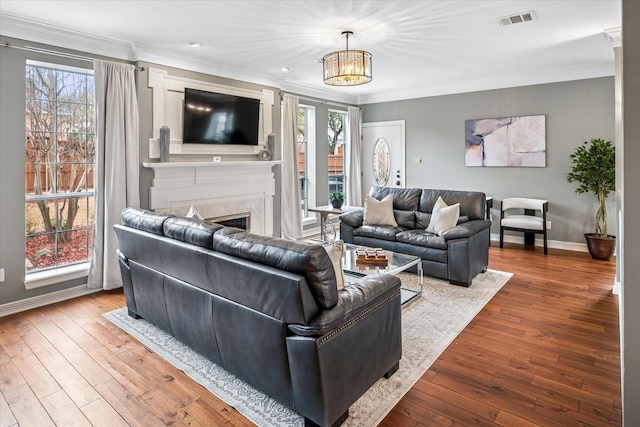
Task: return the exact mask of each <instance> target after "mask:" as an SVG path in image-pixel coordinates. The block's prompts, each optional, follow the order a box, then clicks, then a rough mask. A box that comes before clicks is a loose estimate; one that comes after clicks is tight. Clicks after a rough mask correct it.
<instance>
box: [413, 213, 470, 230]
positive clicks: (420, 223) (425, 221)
mask: <svg viewBox="0 0 640 427" xmlns="http://www.w3.org/2000/svg"><path fill="white" fill-rule="evenodd" d="M414 213H415V217H416V226H415V227H413V228H415V229H417V230H418V229H419V230H425V229H426V228H427V227H428V226H429V222H431V213H425V212H419V211H417V212H414ZM465 222H469V217H468V216H466V215H462V216H459V217H458V223H457V225H460V224H463V223H465Z"/></svg>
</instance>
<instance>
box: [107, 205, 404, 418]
mask: <svg viewBox="0 0 640 427" xmlns="http://www.w3.org/2000/svg"><path fill="white" fill-rule="evenodd" d="M115 232H116V236H117V239H118V246H119V249H118V256H119V258H120V269H121V272H122V279H123V282H124V293H125V299H126V303H127V308H128V310H129V315H130V316H132V317H135V318H139V317H142V318H144V319H146V320H147V321H149V322H151V323H153V324H154V325H156V326H158V327H160V328H162V329H163V330H165V331H166V332H168V333H170V334H171V335H173V336H175V337H176V338H178V339H179V340H181V341H182V342H184V343H185V344H187V345H189V346H190V347H191V348H193V349H194V350H196V351H198V352H199V353H201V354H202V355H204V356H206V357H207V358H209V359H210V360H212V361H213V362H215V363H216V364H218V365H219V366H221V367H223V368H224V369H226V370H227V371H229V372H231V373H233V374H235V375H236V376H237V377H239V378H241V379H243V380H245V381H246V382H248V383H249V384H251V385H252V386H254V387H256V388H257V389H259V390H262V391H263V392H264V393H266V394H267V395H269V396H271V397H272V398H274V399H275V400H277V401H279V402H281V403H283V404H284V405H286V406H288V407H290V408H292V409H293V410H294V411H296V412H298V413H299V414H301V415H303V416H304V417H305V421H306V423H307V425H316V424H317V425H321V426H330V425H339V424H340V423H341V422H342V421H344V419H346V417H347V416H348V409H349V406H350V405H351V404H353V403H354V402H355V401H356V400H357V399H358V398H359V397H360V396H361V395H362V394H363V393H364V392H365V391H366V390H367V389H369V387H371V385H372V384H373V383H374V382H376V381H377V380H378V379H379V378H380V377H382V376H386V377H388V376H389V375H391V374H392V373H393V372H395V370H396V369H397V368H398V364H399V360H400V358H401V353H402V336H401V320H400V280H399V279H398V278H397V277H395V276H390V275H382V276H377V277H365V278H363V279H362V280H359V281H358V282H357V283H356V284H351V285H347V286H346V288H345V289H344V290H341V291H338V290H337V285H336V275H335V272H334V269H333V265H332V262H331V259H330V258H329V256H328V255H327V252H326V251H325V249H324V248H322V247H321V246H318V245H314V244H310V243H302V242H291V241H286V240H283V239H279V238H270V237H264V236H258V235H254V234H251V233H248V232H246V231H244V230H240V229H237V228H230V227H223V226H221V225H217V224H209V223H206V222H203V221H199V220H197V219H192V218H180V217H173V216H170V215H165V214H160V213H155V212H150V211H146V210H143V209H135V208H127V209H125V210H124V211H123V213H122V225H116V226H115Z"/></svg>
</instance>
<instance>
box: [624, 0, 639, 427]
mask: <svg viewBox="0 0 640 427" xmlns="http://www.w3.org/2000/svg"><path fill="white" fill-rule="evenodd" d="M622 12H623V13H622V62H623V70H622V73H623V75H622V79H623V84H622V85H623V89H622V90H623V112H624V113H623V114H624V118H623V126H624V131H623V132H624V142H623V145H624V159H625V160H624V166H623V168H624V169H623V188H624V207H623V215H624V218H627V219H628V221H624V247H623V252H622V254H623V255H622V256H623V260H622V262H623V265H624V268H623V272H624V276H623V279H622V295H621V299H622V301H621V319H620V323H621V327H622V328H621V345H622V408H623V423H624V425H625V426H628V427H631V426H636V425H638V420H640V309H639V308H638V305H639V303H640V279H639V278H640V262H638V261H639V260H640V223H638V221H637V220H636V219H637V218H638V215H640V168H638V164H637V163H638V159H640V45H638V43H637V41H638V40H640V26H638V20H639V19H640V2H638V1H637V0H623V1H622Z"/></svg>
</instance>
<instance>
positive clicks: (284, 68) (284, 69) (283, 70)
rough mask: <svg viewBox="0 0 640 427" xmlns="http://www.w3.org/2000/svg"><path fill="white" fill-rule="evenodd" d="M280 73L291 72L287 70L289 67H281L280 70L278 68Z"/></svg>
mask: <svg viewBox="0 0 640 427" xmlns="http://www.w3.org/2000/svg"><path fill="white" fill-rule="evenodd" d="M280 71H282V72H283V73H288V72H289V71H291V68H289V67H282V68H280Z"/></svg>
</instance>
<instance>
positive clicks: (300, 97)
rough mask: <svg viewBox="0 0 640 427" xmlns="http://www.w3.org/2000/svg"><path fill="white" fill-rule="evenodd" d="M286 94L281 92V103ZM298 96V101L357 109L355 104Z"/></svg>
mask: <svg viewBox="0 0 640 427" xmlns="http://www.w3.org/2000/svg"><path fill="white" fill-rule="evenodd" d="M284 94H285V92H280V100H281V101H282V96H283V95H284ZM297 96H298V99H300V100H303V101H311V102H319V103H320V104H328V105H334V106H336V107H357V105H355V104H343V103H341V102H333V101H328V100H326V99H322V98H315V97H313V96H304V95H297Z"/></svg>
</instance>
